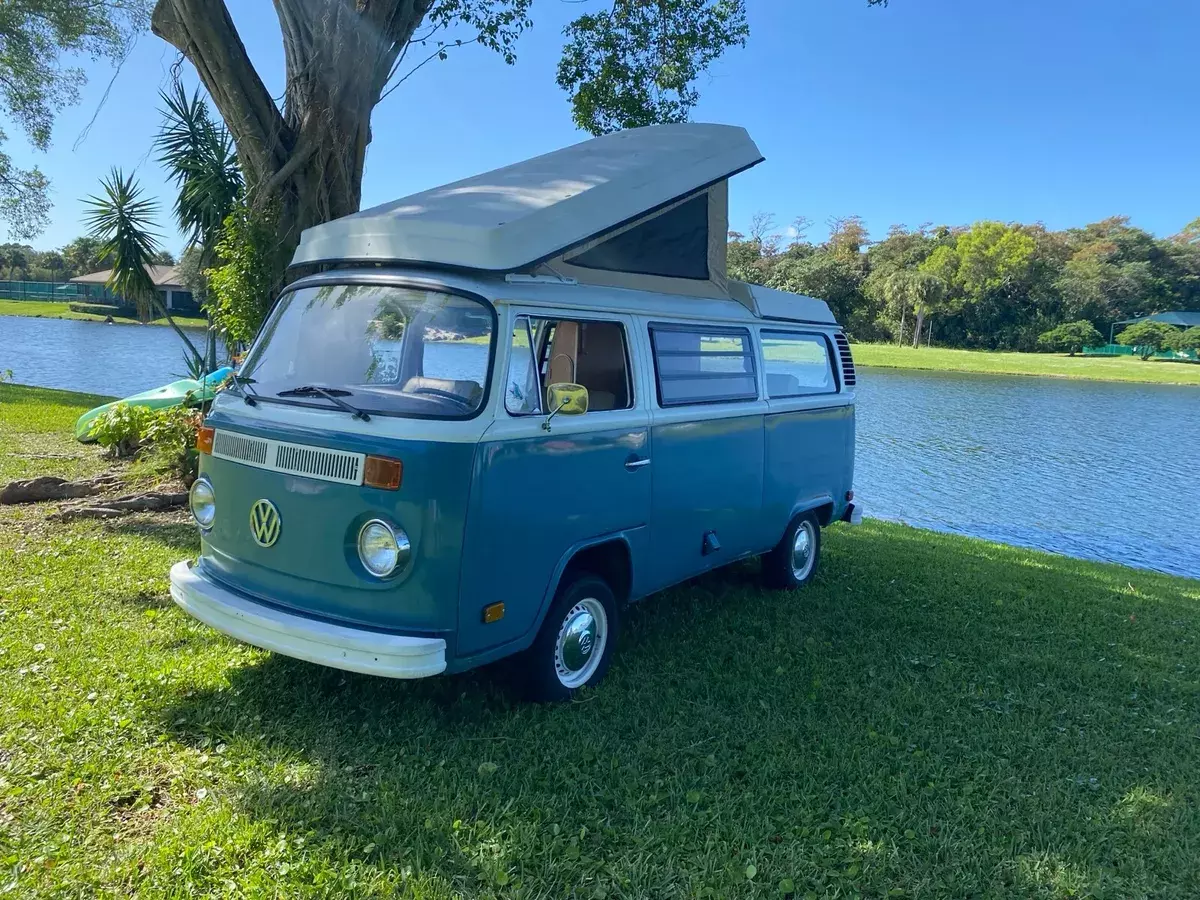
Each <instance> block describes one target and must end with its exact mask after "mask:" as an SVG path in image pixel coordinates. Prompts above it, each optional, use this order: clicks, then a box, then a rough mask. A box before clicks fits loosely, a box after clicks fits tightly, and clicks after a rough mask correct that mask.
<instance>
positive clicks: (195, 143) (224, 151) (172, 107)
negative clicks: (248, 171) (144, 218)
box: [155, 81, 243, 265]
mask: <svg viewBox="0 0 1200 900" xmlns="http://www.w3.org/2000/svg"><path fill="white" fill-rule="evenodd" d="M160 96H161V98H162V101H163V104H164V106H165V108H164V109H163V110H161V112H162V116H163V125H162V128H161V129H160V130H159V133H158V138H157V140H156V142H155V145H156V146H157V148H158V152H159V156H158V161H159V162H160V163H162V165H163V166H164V167H165V168H166V169H167V171H168V173H169V174H170V176H171V180H172V181H174V182H175V184H176V186H177V187H178V188H179V195H178V197H177V198H176V200H175V209H174V212H175V220H176V221H177V222H178V223H179V229H180V230H181V231H183V232H184V233H185V234H187V235H188V240H189V242H190V243H193V244H196V245H198V246H199V247H200V248H201V251H202V252H203V253H204V256H205V259H204V263H205V264H206V265H211V264H212V262H213V260H212V256H213V251H214V248H215V247H216V244H217V240H218V238H219V237H220V234H221V227H222V225H223V224H224V222H225V219H226V218H227V217H228V216H229V214H230V213H231V212H232V211H233V206H234V203H235V202H236V201H237V198H238V195H239V194H240V193H241V190H242V185H243V181H242V170H241V168H240V167H239V165H238V158H237V151H236V150H235V149H234V145H233V138H231V137H230V135H229V131H228V130H227V129H226V128H225V127H224V126H223V125H218V124H217V123H215V122H214V121H213V118H212V115H211V114H210V112H209V109H208V105H207V104H206V103H205V102H204V100H203V99H202V98H201V97H200V92H199V91H195V92H194V93H193V94H192V96H191V97H188V95H187V92H186V91H185V90H184V87H183V85H182V84H181V83H180V82H179V81H175V82H174V84H173V85H172V87H171V90H170V91H169V92H168V91H163V92H162V94H161V95H160Z"/></svg>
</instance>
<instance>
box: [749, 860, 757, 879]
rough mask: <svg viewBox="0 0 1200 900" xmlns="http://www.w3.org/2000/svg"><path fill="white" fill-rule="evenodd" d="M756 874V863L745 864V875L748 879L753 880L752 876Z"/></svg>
mask: <svg viewBox="0 0 1200 900" xmlns="http://www.w3.org/2000/svg"><path fill="white" fill-rule="evenodd" d="M757 874H758V867H757V866H756V865H754V863H750V865H748V866H746V877H747V878H748V879H750V880H753V879H754V876H755V875H757Z"/></svg>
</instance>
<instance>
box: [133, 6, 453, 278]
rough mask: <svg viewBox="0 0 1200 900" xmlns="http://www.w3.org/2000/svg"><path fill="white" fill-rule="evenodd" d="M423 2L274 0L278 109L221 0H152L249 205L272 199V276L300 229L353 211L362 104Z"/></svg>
mask: <svg viewBox="0 0 1200 900" xmlns="http://www.w3.org/2000/svg"><path fill="white" fill-rule="evenodd" d="M431 5H432V0H356V2H353V3H352V2H348V0H275V11H276V14H277V15H278V17H279V25H280V28H281V30H282V32H283V45H284V57H285V62H286V76H287V77H286V82H285V89H284V102H283V111H282V112H280V110H279V108H278V107H277V106H276V105H275V102H274V100H272V98H271V95H270V94H269V93H268V92H267V89H266V87H265V86H264V85H263V82H262V79H261V78H260V77H259V75H258V73H257V72H256V71H255V69H254V66H253V65H252V64H251V62H250V59H249V57H248V56H247V54H246V48H245V46H244V45H243V44H242V41H241V38H240V37H239V35H238V33H237V29H236V28H235V27H234V24H233V20H232V19H231V18H230V16H229V11H228V9H227V8H226V6H225V3H224V0H158V3H157V5H156V6H155V8H154V15H153V17H152V19H151V28H152V30H153V31H154V33H155V34H157V35H158V36H159V37H161V38H163V39H164V40H166V41H168V42H169V43H171V44H173V45H174V46H175V47H176V48H178V49H179V51H180V52H181V53H182V54H183V55H184V56H186V57H187V58H188V60H190V61H191V63H192V65H194V66H195V67H196V71H197V72H198V73H199V75H200V80H201V81H202V82H203V83H204V87H205V88H206V89H207V91H208V93H209V95H210V96H211V97H212V100H213V103H215V104H216V106H217V109H218V110H219V111H220V113H221V117H222V118H223V119H224V120H225V123H226V125H227V126H228V127H229V131H230V133H231V134H232V135H233V139H234V142H235V144H236V145H237V150H238V158H239V160H240V161H241V164H242V169H243V171H244V173H245V176H246V185H247V189H248V194H249V197H250V200H251V203H252V205H254V206H256V207H259V208H261V207H263V206H265V205H266V204H269V203H273V204H277V205H278V209H279V243H278V246H277V248H276V254H275V255H276V259H277V269H278V274H279V276H280V279H279V280H281V277H282V274H283V271H284V269H285V268H286V267H287V263H288V261H289V260H290V259H291V255H292V251H293V250H295V247H296V244H297V243H298V242H299V240H300V232H301V231H303V230H304V229H305V228H308V227H309V226H312V225H318V224H320V223H322V222H327V221H329V220H330V219H335V218H338V217H340V216H345V215H348V214H350V213H353V212H357V211H358V207H359V202H360V199H361V195H362V173H363V163H364V160H365V159H366V152H367V144H369V143H370V141H371V125H370V123H371V110H372V109H374V107H375V104H376V103H378V102H379V98H380V93H381V91H382V90H383V88H384V85H385V84H386V83H387V79H388V76H389V74H390V73H391V71H392V66H393V64H394V63H395V62H396V59H397V56H398V55H399V53H400V51H401V50H402V49H403V48H404V47H405V46H406V45H407V43H408V41H409V39H410V38H411V37H412V34H413V31H414V30H415V29H416V27H417V26H418V25H419V24H420V23H421V20H422V19H423V18H424V17H425V15H426V13H427V12H428V11H429V8H430V6H431ZM279 280H277V283H278V282H279Z"/></svg>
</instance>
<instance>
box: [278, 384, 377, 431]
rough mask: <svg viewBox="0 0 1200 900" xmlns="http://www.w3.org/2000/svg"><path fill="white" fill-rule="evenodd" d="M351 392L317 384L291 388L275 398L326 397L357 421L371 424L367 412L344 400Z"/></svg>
mask: <svg viewBox="0 0 1200 900" xmlns="http://www.w3.org/2000/svg"><path fill="white" fill-rule="evenodd" d="M350 393H351V392H350V391H345V390H342V389H341V388H323V387H321V386H320V385H316V384H305V385H301V386H300V387H294V388H290V389H288V390H286V391H280V392H279V393H278V394H276V395H275V396H277V397H312V396H320V397H324V398H325V399H326V400H328V401H329V402H330V403H332V404H333V405H334V406H340V407H341V408H342V409H344V410H345V411H346V412H348V413H350V415H351V416H353V417H354V418H355V419H362V420H363V421H364V422H370V421H371V417H370V415H368V414H367V412H366V411H365V410H361V409H359V408H358V407H357V406H353V405H351V404H349V403H347V402H346V401H345V400H343V399H342V398H343V397H349V396H350Z"/></svg>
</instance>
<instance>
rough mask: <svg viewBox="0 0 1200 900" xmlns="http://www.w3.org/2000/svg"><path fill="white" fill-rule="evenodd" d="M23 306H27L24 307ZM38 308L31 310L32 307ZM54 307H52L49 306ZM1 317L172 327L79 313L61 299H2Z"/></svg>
mask: <svg viewBox="0 0 1200 900" xmlns="http://www.w3.org/2000/svg"><path fill="white" fill-rule="evenodd" d="M22 307H25V308H24V309H23V308H22ZM31 307H32V308H36V309H35V310H33V311H30V308H31ZM48 307H52V308H48ZM0 318H13V319H62V320H65V321H68V322H96V323H97V324H100V325H106V324H110V325H143V324H144V325H157V326H167V327H168V328H169V327H170V323H168V322H167V320H166V319H154V320H153V321H150V322H145V323H143V322H139V321H137V320H136V319H125V318H120V317H118V316H113V320H112V322H106V321H105V319H104V316H100V315H93V314H92V313H77V312H73V311H72V310H70V309H69V308H68V304H67V303H65V302H62V301H59V300H9V299H0ZM174 318H175V322H176V324H178V325H179V327H180V328H190V329H193V330H195V329H204V328H208V320H207V319H203V318H199V317H196V316H175V317H174Z"/></svg>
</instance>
